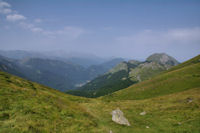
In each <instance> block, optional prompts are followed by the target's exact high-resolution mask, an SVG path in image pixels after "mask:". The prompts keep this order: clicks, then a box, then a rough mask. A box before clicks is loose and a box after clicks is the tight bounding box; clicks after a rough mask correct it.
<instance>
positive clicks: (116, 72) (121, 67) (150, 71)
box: [67, 53, 179, 97]
mask: <svg viewBox="0 0 200 133" xmlns="http://www.w3.org/2000/svg"><path fill="white" fill-rule="evenodd" d="M178 64H179V63H178V61H177V60H176V59H174V58H173V57H171V56H169V55H167V54H165V53H156V54H153V55H151V56H149V57H148V58H147V59H146V61H144V62H140V61H136V60H130V61H128V62H125V61H123V62H121V63H119V64H118V65H116V66H115V67H114V68H112V69H111V70H109V72H107V73H105V74H104V75H101V76H99V77H97V78H95V79H94V80H92V81H90V82H88V83H87V84H85V85H83V86H82V87H79V88H78V89H75V90H69V91H67V93H69V94H73V95H78V96H85V97H98V96H103V95H106V94H110V93H112V92H115V91H117V90H120V89H123V88H127V87H128V86H130V85H132V84H135V83H137V82H141V81H144V80H147V79H149V78H151V77H153V76H155V75H157V74H158V73H160V72H162V71H164V70H167V69H169V68H171V67H172V66H175V65H178Z"/></svg>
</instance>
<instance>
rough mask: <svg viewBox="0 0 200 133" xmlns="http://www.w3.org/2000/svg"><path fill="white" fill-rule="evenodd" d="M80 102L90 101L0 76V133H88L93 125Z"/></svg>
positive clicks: (6, 75)
mask: <svg viewBox="0 0 200 133" xmlns="http://www.w3.org/2000/svg"><path fill="white" fill-rule="evenodd" d="M80 102H90V99H85V98H80V97H75V96H70V95H67V94H64V93H60V92H58V91H56V90H53V89H50V88H47V87H44V86H42V85H39V84H37V83H33V82H30V81H27V80H24V79H21V78H18V77H15V76H12V75H10V74H7V73H4V72H0V132H1V133H10V132H11V133H12V132H14V133H18V132H19V133H22V132H35V133H39V132H42V133H43V132H46V133H50V132H59V133H61V132H69V133H74V132H87V131H90V132H92V130H93V129H95V128H97V121H96V120H95V118H94V117H93V116H92V115H91V114H89V113H88V112H87V111H86V109H85V108H84V107H82V106H81V105H80ZM86 121H87V123H86Z"/></svg>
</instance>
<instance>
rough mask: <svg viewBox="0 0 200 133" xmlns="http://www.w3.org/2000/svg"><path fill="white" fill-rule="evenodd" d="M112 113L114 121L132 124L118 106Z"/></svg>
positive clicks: (121, 123)
mask: <svg viewBox="0 0 200 133" xmlns="http://www.w3.org/2000/svg"><path fill="white" fill-rule="evenodd" d="M111 114H112V121H114V122H116V123H118V124H120V125H127V126H130V123H129V122H128V120H127V119H126V118H125V117H124V113H123V112H122V111H121V110H120V109H119V108H117V109H116V110H113V111H112V112H111Z"/></svg>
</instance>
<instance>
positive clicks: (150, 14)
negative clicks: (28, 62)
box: [0, 0, 200, 61]
mask: <svg viewBox="0 0 200 133" xmlns="http://www.w3.org/2000/svg"><path fill="white" fill-rule="evenodd" d="M0 49H3V50H16V49H17V50H34V51H35V50H36V51H37V50H39V51H48V50H63V51H76V52H84V53H92V54H96V55H98V56H103V57H106V56H116V57H125V58H136V59H144V58H146V57H147V56H148V55H150V54H152V53H155V52H166V53H168V54H170V55H171V56H174V57H175V58H177V59H178V60H180V61H183V60H186V59H189V58H191V57H193V56H196V55H197V54H200V0H0Z"/></svg>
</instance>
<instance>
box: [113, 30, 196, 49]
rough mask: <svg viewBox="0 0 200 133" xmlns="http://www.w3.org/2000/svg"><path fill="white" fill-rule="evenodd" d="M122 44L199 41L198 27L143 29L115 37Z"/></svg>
mask: <svg viewBox="0 0 200 133" xmlns="http://www.w3.org/2000/svg"><path fill="white" fill-rule="evenodd" d="M116 40H117V41H118V42H121V43H124V44H138V45H151V44H153V45H174V44H190V43H200V27H195V28H184V29H170V30H167V31H155V30H144V31H141V32H138V33H136V34H133V35H129V36H121V37H118V38H116Z"/></svg>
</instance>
